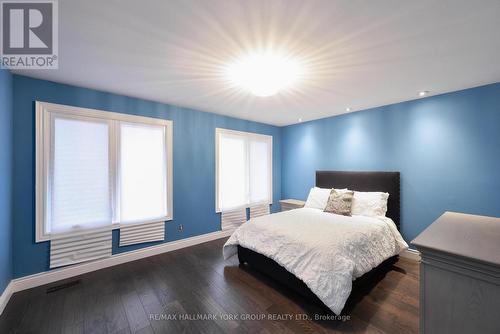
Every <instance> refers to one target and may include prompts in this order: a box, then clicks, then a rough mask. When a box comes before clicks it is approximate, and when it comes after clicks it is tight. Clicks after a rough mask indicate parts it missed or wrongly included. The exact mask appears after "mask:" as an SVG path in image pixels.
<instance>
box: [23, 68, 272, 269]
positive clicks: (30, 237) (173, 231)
mask: <svg viewBox="0 0 500 334" xmlns="http://www.w3.org/2000/svg"><path fill="white" fill-rule="evenodd" d="M36 100H39V101H45V102H52V103H60V104H66V105H72V106H77V107H87V108H94V109H101V110H107V111H115V112H122V113H127V114H134V115H141V116H148V117H157V118H164V119H169V120H173V123H174V126H173V133H174V143H173V151H174V162H173V163H174V166H173V174H174V189H173V190H174V219H173V221H170V222H168V223H167V225H166V231H167V232H166V241H173V240H178V239H183V238H187V237H192V236H196V235H201V234H205V233H209V232H214V231H218V230H220V217H219V215H217V214H216V213H215V207H214V206H215V148H214V145H215V128H216V127H222V128H228V129H234V130H240V131H249V132H257V133H262V134H267V135H272V136H273V197H274V199H273V202H274V203H273V210H274V211H276V210H278V208H279V203H278V200H279V199H280V198H281V159H280V158H281V129H280V128H278V127H274V126H270V125H265V124H261V123H256V122H250V121H244V120H240V119H236V118H231V117H224V116H220V115H216V114H212V113H206V112H200V111H196V110H192V109H187V108H180V107H175V106H171V105H167V104H162V103H155V102H151V101H145V100H141V99H136V98H131V97H126V96H121V95H116V94H111V93H105V92H100V91H96V90H90V89H85V88H80V87H75V86H69V85H63V84H57V83H53V82H49V81H43V80H37V79H32V78H28V77H24V76H18V75H15V76H14V109H15V115H14V184H15V187H14V193H13V195H14V196H13V198H14V204H13V213H14V221H15V227H14V277H21V276H25V275H29V274H34V273H38V272H42V271H46V270H48V269H49V268H48V261H49V243H48V242H43V243H35V242H34V233H35V230H34V229H35V218H34V217H35V215H34V209H35V197H34V187H35V160H34V158H35V139H34V134H35V128H34V121H35V109H34V101H36ZM179 224H182V225H183V226H184V229H183V231H182V232H179V231H178V226H179ZM153 244H157V243H150V244H143V245H135V246H130V247H120V248H119V249H118V231H114V232H113V253H118V252H124V251H130V250H133V249H137V248H142V247H147V246H150V245H153Z"/></svg>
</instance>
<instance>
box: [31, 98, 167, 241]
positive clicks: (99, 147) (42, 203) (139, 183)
mask: <svg viewBox="0 0 500 334" xmlns="http://www.w3.org/2000/svg"><path fill="white" fill-rule="evenodd" d="M36 109H37V113H36V140H37V142H36V190H37V193H36V241H37V242H40V241H45V240H51V239H55V238H56V237H57V239H58V243H59V244H60V242H59V241H60V240H59V235H64V237H67V236H68V235H69V236H71V234H72V233H73V234H74V233H81V232H82V231H83V232H84V233H86V232H89V231H90V232H91V231H93V230H96V229H101V228H109V229H111V228H120V227H122V226H131V225H134V226H133V228H131V229H130V230H129V231H127V232H126V233H125V234H127V236H128V241H127V244H130V243H132V242H134V241H137V242H142V241H141V236H140V235H142V236H145V237H144V238H143V239H147V240H146V241H149V240H151V239H152V238H154V239H155V240H158V239H160V238H163V235H164V230H163V233H162V231H159V229H160V227H161V225H162V224H156V223H158V222H165V221H168V220H171V219H172V204H173V201H172V122H171V121H167V120H162V119H155V118H148V117H140V116H132V115H125V114H119V113H113V112H105V111H99V110H93V109H85V108H76V107H70V106H64V105H57V104H51V103H44V102H37V103H36ZM163 229H164V224H163ZM134 231H137V234H138V235H139V236H138V237H137V238H135V237H134V236H133V235H132V234H133V233H135V232H134ZM152 235H154V236H152ZM68 240H70V241H71V240H73V239H71V238H70V239H68ZM64 244H65V246H64V247H67V245H66V241H64ZM71 247H72V246H71ZM71 247H70V248H71Z"/></svg>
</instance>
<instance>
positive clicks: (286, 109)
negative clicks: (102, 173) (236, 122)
mask: <svg viewBox="0 0 500 334" xmlns="http://www.w3.org/2000/svg"><path fill="white" fill-rule="evenodd" d="M499 18H500V1H498V0H491V1H488V0H478V1H471V0H439V1H437V0H419V1H401V0H383V1H382V0H378V1H368V0H364V1H361V0H359V1H353V0H345V1H338V0H337V1H334V0H325V1H315V0H286V1H273V0H267V1H266V0H262V1H261V0H252V1H249V0H239V1H236V0H231V1H230V0H210V1H209V0H200V1H191V0H178V1H165V0H145V1H137V0H127V1H102V0H85V1H81V0H80V1H78V0H61V1H59V39H60V41H59V70H43V71H42V70H35V71H17V72H16V73H19V74H23V75H28V76H32V77H36V78H42V79H47V80H52V81H56V82H62V83H68V84H73V85H77V86H83V87H89V88H94V89H99V90H104V91H108V92H114V93H119V94H124V95H129V96H134V97H140V98H144V99H149V100H154V101H159V102H164V103H170V104H175V105H179V106H186V107H192V108H195V109H199V110H203V111H211V112H215V113H218V114H224V115H230V116H234V117H238V118H243V119H249V120H255V121H260V122H264V123H269V124H275V125H287V124H292V123H297V121H298V118H302V119H303V120H312V119H317V118H321V117H325V116H330V115H336V114H340V113H344V112H345V108H346V107H350V108H351V110H352V111H356V110H360V109H366V108H369V107H374V106H380V105H385V104H390V103H394V102H400V101H405V100H411V99H415V98H416V96H417V92H418V91H420V90H429V91H430V92H431V94H438V93H444V92H449V91H454V90H459V89H463V88H468V87H474V86H479V85H482V84H487V83H493V82H498V81H500V61H499V59H500V19H499ZM262 46H271V47H273V48H279V49H281V50H286V52H289V53H290V54H292V55H294V56H295V57H299V58H300V59H302V60H303V61H305V62H306V63H307V66H308V77H307V78H306V79H304V81H303V82H302V83H301V84H300V85H298V86H296V87H295V89H294V90H289V91H286V92H282V93H280V94H278V95H275V96H271V97H264V98H263V97H255V96H252V95H250V94H248V93H246V92H241V91H238V90H236V89H234V88H233V87H230V86H229V85H228V84H227V82H226V81H225V80H224V78H223V77H222V76H221V67H222V66H224V64H226V63H228V62H230V61H231V60H232V59H234V57H237V56H238V55H240V54H242V53H244V52H247V51H249V50H252V49H255V48H258V47H262Z"/></svg>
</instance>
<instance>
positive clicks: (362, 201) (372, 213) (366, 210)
mask: <svg viewBox="0 0 500 334" xmlns="http://www.w3.org/2000/svg"><path fill="white" fill-rule="evenodd" d="M388 199H389V194H388V193H383V192H362V191H355V192H354V196H353V198H352V205H351V215H353V216H368V217H384V216H385V214H386V212H387V200H388Z"/></svg>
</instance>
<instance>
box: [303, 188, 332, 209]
mask: <svg viewBox="0 0 500 334" xmlns="http://www.w3.org/2000/svg"><path fill="white" fill-rule="evenodd" d="M331 191H332V189H326V188H318V187H314V188H311V190H310V191H309V196H307V201H306V204H304V208H314V209H321V210H324V209H325V207H326V203H328V197H330V192H331Z"/></svg>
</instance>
